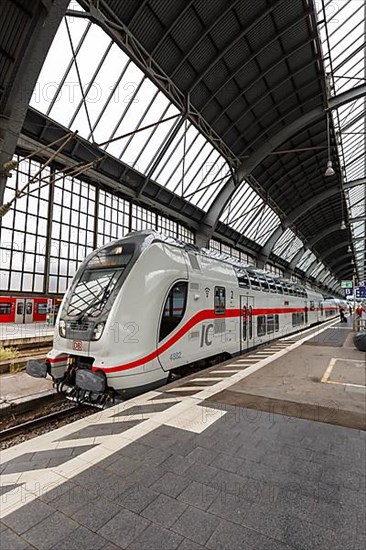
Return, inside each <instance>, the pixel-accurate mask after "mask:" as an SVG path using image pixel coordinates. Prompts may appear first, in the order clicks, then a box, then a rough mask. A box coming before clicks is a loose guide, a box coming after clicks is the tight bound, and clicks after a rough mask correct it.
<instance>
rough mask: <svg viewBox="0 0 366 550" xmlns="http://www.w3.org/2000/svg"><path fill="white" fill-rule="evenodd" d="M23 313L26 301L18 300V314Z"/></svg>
mask: <svg viewBox="0 0 366 550" xmlns="http://www.w3.org/2000/svg"><path fill="white" fill-rule="evenodd" d="M23 313H24V302H18V304H17V315H23Z"/></svg>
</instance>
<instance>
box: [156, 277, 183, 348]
mask: <svg viewBox="0 0 366 550" xmlns="http://www.w3.org/2000/svg"><path fill="white" fill-rule="evenodd" d="M182 284H183V285H184V286H185V295H184V303H183V307H182V314H181V315H180V316H174V315H171V313H172V311H173V310H174V307H173V306H174V304H173V294H172V292H173V291H174V289H175V288H176V287H177V286H178V285H182ZM188 286H189V283H188V281H185V280H183V279H181V280H179V281H175V282H174V284H172V285H171V287H170V288H169V291H168V293H167V295H166V297H165V300H164V303H163V307H162V311H161V315H160V323H159V332H158V341H159V343H160V342H161V341H162V340H164V339H165V338H167V336H169V334H171V333H172V332H174V330H175V329H176V328H177V327H178V326H179V325H180V323H181V322H182V320H183V318H184V315H185V313H186V310H187V302H188ZM168 300H169V301H170V303H169V313H170V314H169V316H167V315H165V312H166V307H167V303H168ZM164 318H165V319H167V318H169V320H170V325H171V326H170V330H168V331H166V329H165V331H163V330H162V329H163V321H164ZM176 321H177V322H176Z"/></svg>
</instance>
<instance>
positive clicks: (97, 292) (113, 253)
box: [67, 244, 134, 317]
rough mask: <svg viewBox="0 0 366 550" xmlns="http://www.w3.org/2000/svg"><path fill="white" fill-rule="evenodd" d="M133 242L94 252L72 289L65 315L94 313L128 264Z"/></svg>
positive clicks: (113, 287)
mask: <svg viewBox="0 0 366 550" xmlns="http://www.w3.org/2000/svg"><path fill="white" fill-rule="evenodd" d="M133 252H134V245H132V244H128V245H123V246H122V245H114V246H110V247H108V248H104V249H102V250H101V251H99V252H98V253H97V254H95V255H94V256H93V257H92V258H91V259H90V260H89V262H88V263H87V265H86V267H85V270H84V271H83V273H82V275H81V277H80V278H79V280H78V282H77V285H76V287H75V289H74V291H73V294H72V297H71V300H70V303H69V306H68V310H67V315H71V316H78V315H81V314H83V315H89V316H91V317H96V316H98V315H99V314H100V313H101V311H102V310H103V309H104V306H105V305H106V303H107V301H108V298H109V297H110V295H111V294H112V292H113V290H114V289H115V288H116V286H117V285H118V282H119V281H120V279H121V277H122V274H123V272H124V271H125V269H126V267H127V265H128V264H129V263H130V261H131V258H132V256H133Z"/></svg>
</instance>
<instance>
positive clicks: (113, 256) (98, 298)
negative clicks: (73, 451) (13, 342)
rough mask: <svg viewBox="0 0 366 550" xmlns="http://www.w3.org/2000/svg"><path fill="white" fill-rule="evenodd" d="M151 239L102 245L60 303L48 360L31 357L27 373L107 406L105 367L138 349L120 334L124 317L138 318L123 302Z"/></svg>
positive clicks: (68, 393)
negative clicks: (133, 274) (122, 306)
mask: <svg viewBox="0 0 366 550" xmlns="http://www.w3.org/2000/svg"><path fill="white" fill-rule="evenodd" d="M151 239H152V236H150V238H149V236H146V235H140V236H138V237H136V236H133V237H132V236H131V237H126V238H124V239H121V240H119V241H115V242H113V243H111V244H108V245H105V246H103V247H101V248H99V249H98V250H96V251H95V252H93V253H92V254H91V255H90V256H89V257H88V258H87V259H86V260H85V261H84V262H83V263H82V265H81V267H80V268H79V270H78V272H77V273H76V275H75V277H74V280H73V282H72V284H71V287H70V288H69V289H68V291H67V293H66V295H65V297H64V299H63V302H62V304H61V307H60V311H59V314H58V317H57V321H56V325H55V334H54V342H53V349H52V350H51V352H50V353H49V354H48V356H47V361H46V363H45V364H41V363H38V362H34V361H31V362H29V363H28V365H27V372H28V374H30V375H31V376H36V377H42V376H47V374H49V375H50V376H51V377H52V378H53V380H54V382H55V384H56V387H57V390H58V391H59V392H60V393H62V394H64V395H65V396H66V397H68V398H70V399H73V400H76V401H78V402H83V403H91V404H94V405H99V406H104V404H105V402H106V401H107V400H108V399H109V398H111V397H113V398H114V393H115V392H114V387H113V384H111V383H110V382H111V381H110V380H109V376H108V374H106V371H108V369H104V368H103V366H108V364H116V361H117V359H118V358H119V359H120V358H121V355H123V354H124V350H123V349H122V348H123V346H125V348H126V350H125V354H127V355H128V354H130V355H131V353H132V355H133V353H134V350H133V349H131V346H130V347H128V346H126V345H125V338H123V337H122V338H121V335H120V334H117V333H118V329H119V327H120V322H121V324H122V326H125V325H126V323H127V324H128V323H130V324H131V323H132V324H133V323H134V319H132V318H131V307H130V306H128V308H126V307H125V308H124V310H123V311H122V310H121V301H123V300H124V296H125V294H127V295H128V294H131V279H133V277H129V274H130V272H131V270H132V269H133V267H134V265H135V264H136V262H137V260H138V259H139V258H140V257H141V255H142V253H143V252H144V250H145V249H146V248H147V246H148V245H149V241H151ZM126 281H128V283H129V284H127V285H126ZM126 286H127V287H129V288H125V287H126ZM133 292H136V290H134V291H133ZM126 301H128V298H126V300H125V303H126ZM126 309H128V310H129V311H125V310H126ZM137 321H139V320H138V319H137ZM140 321H141V320H140ZM130 359H131V357H130Z"/></svg>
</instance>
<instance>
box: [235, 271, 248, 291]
mask: <svg viewBox="0 0 366 550" xmlns="http://www.w3.org/2000/svg"><path fill="white" fill-rule="evenodd" d="M235 272H236V276H237V278H238V283H239V286H240V288H250V284H249V277H248V273H247V272H246V271H245V269H235Z"/></svg>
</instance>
